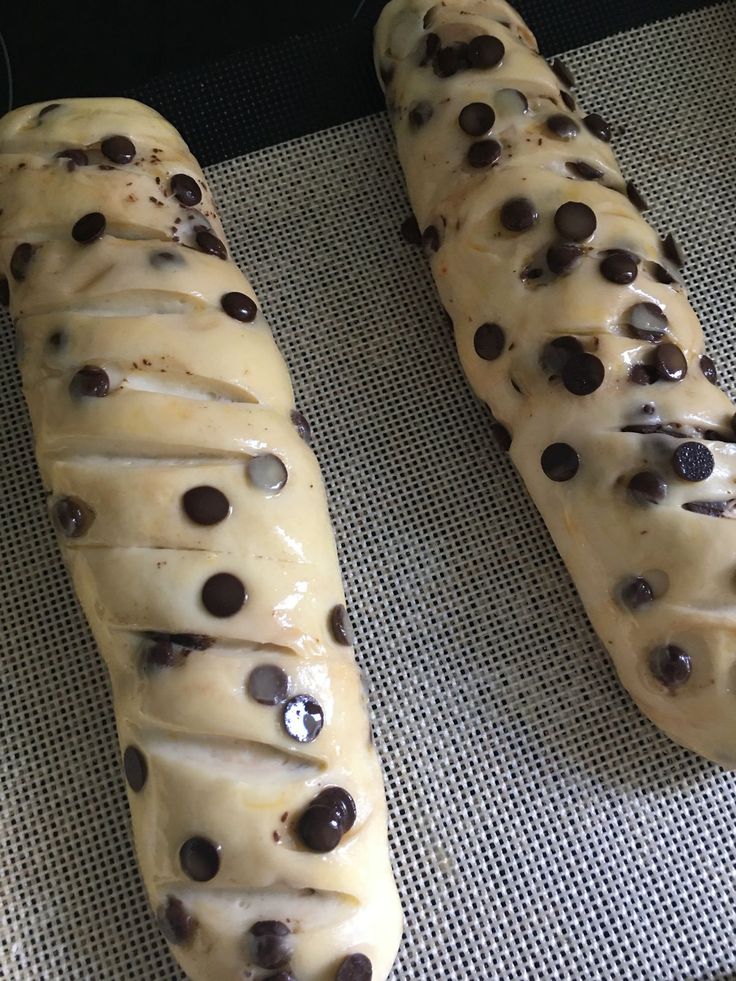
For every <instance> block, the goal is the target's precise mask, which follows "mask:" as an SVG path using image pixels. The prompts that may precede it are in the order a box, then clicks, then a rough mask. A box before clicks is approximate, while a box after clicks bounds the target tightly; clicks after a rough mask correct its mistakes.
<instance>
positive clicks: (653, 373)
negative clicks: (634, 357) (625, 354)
mask: <svg viewBox="0 0 736 981" xmlns="http://www.w3.org/2000/svg"><path fill="white" fill-rule="evenodd" d="M658 379H659V372H658V371H657V369H656V368H655V367H654V365H653V364H641V363H640V364H632V366H631V368H630V369H629V381H630V382H633V384H634V385H653V384H654V383H655V382H656V381H657V380H658Z"/></svg>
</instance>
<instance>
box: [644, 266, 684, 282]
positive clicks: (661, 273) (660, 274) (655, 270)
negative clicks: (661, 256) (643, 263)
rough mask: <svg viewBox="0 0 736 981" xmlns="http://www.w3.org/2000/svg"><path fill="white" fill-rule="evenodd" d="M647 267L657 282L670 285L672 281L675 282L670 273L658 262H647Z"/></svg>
mask: <svg viewBox="0 0 736 981" xmlns="http://www.w3.org/2000/svg"><path fill="white" fill-rule="evenodd" d="M647 269H648V271H649V273H650V275H651V277H652V279H654V280H656V282H658V283H664V285H665V286H670V285H671V284H672V283H675V282H677V280H676V279H675V277H674V276H673V275H672V273H670V272H669V270H667V269H665V267H664V266H663V265H661V263H659V262H649V263H647Z"/></svg>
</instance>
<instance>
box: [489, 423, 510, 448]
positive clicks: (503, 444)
mask: <svg viewBox="0 0 736 981" xmlns="http://www.w3.org/2000/svg"><path fill="white" fill-rule="evenodd" d="M491 432H492V433H493V438H494V439H495V440H496V443H497V444H498V446H499V448H500V449H502V450H503V451H504V453H508V451H509V450H510V449H511V433H510V432H509V431H508V429H507V428H506V427H505V426H502V425H501V423H500V422H494V423H493V425H492V426H491Z"/></svg>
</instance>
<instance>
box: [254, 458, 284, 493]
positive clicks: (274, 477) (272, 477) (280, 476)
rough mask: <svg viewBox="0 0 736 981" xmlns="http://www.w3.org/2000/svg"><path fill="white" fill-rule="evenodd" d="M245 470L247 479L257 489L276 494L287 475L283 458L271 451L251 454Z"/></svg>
mask: <svg viewBox="0 0 736 981" xmlns="http://www.w3.org/2000/svg"><path fill="white" fill-rule="evenodd" d="M246 472H247V474H248V480H249V481H250V482H251V484H252V485H253V486H254V487H257V488H258V490H262V491H269V492H270V493H271V494H278V492H279V491H280V490H281V489H282V488H283V486H284V485H285V484H286V481H287V479H288V477H289V474H288V471H287V469H286V467H285V466H284V463H283V460H280V459H279V457H277V456H275V455H274V454H273V453H261V454H260V455H259V456H252V457H251V458H250V460H248V463H247V466H246Z"/></svg>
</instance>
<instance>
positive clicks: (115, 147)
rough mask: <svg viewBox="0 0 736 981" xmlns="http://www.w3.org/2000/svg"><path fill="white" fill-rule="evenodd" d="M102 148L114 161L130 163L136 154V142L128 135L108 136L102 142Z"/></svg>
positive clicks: (109, 158) (104, 153) (108, 157)
mask: <svg viewBox="0 0 736 981" xmlns="http://www.w3.org/2000/svg"><path fill="white" fill-rule="evenodd" d="M100 150H102V153H103V155H104V156H106V157H107V159H108V160H112V162H113V163H116V164H129V163H130V161H131V160H132V159H133V157H134V156H135V143H134V142H133V141H132V140H129V139H128V137H127V136H108V137H107V139H104V140H103V141H102V143H101V144H100Z"/></svg>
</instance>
